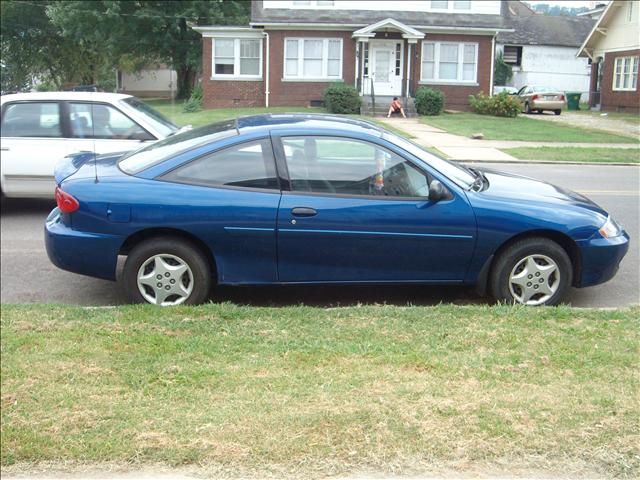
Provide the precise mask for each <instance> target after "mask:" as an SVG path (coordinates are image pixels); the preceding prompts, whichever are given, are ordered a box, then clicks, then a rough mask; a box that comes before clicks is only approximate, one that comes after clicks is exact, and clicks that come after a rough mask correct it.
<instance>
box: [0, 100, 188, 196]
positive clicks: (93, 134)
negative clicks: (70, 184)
mask: <svg viewBox="0 0 640 480" xmlns="http://www.w3.org/2000/svg"><path fill="white" fill-rule="evenodd" d="M1 98H2V100H1V102H2V130H1V133H2V140H1V142H0V149H1V150H2V154H1V158H0V186H1V187H2V193H3V194H4V195H6V196H7V197H44V198H46V197H52V196H53V193H54V189H55V182H54V179H53V170H54V167H55V164H56V162H57V161H58V160H60V159H61V158H63V157H65V156H67V155H69V154H72V153H77V152H83V151H88V152H95V153H96V154H101V153H110V152H124V151H130V150H135V149H137V148H139V147H141V146H142V145H143V144H144V143H146V142H155V141H156V140H159V139H162V138H165V137H167V136H169V135H172V134H174V133H176V132H177V131H178V130H179V128H178V127H177V126H176V125H174V124H173V123H172V122H171V121H169V120H168V119H167V118H165V117H164V116H163V115H162V114H160V113H159V112H157V111H155V110H154V109H153V108H151V107H150V106H148V105H147V104H145V103H143V102H142V101H140V100H139V99H137V98H135V97H132V96H131V95H122V94H117V93H100V92H42V93H18V94H11V95H3V96H2V97H1Z"/></svg>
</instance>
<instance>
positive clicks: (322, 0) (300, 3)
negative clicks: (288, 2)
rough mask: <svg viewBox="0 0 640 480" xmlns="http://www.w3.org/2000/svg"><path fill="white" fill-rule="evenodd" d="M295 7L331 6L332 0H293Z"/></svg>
mask: <svg viewBox="0 0 640 480" xmlns="http://www.w3.org/2000/svg"><path fill="white" fill-rule="evenodd" d="M293 5H294V6H296V7H333V5H334V0H293Z"/></svg>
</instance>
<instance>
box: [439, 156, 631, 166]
mask: <svg viewBox="0 0 640 480" xmlns="http://www.w3.org/2000/svg"><path fill="white" fill-rule="evenodd" d="M447 160H451V161H454V162H461V163H514V164H518V163H536V164H542V165H595V166H613V167H640V163H623V162H566V161H563V160H557V161H556V160H468V159H465V160H458V159H455V158H447Z"/></svg>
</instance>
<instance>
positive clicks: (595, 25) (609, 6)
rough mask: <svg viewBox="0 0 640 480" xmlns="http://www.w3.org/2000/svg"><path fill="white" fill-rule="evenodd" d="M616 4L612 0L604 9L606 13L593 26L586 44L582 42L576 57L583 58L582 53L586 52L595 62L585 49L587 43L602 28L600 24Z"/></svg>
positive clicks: (585, 40) (585, 41)
mask: <svg viewBox="0 0 640 480" xmlns="http://www.w3.org/2000/svg"><path fill="white" fill-rule="evenodd" d="M614 3H615V1H614V0H611V1H610V2H609V4H608V5H607V6H606V8H605V9H604V12H602V15H600V17H599V18H598V20H597V21H596V23H595V24H594V25H593V28H592V29H591V31H590V32H589V35H587V38H585V39H584V42H582V45H580V48H579V49H578V53H576V57H579V56H581V54H582V52H583V51H584V52H585V53H586V54H587V56H588V57H589V58H590V59H591V60H593V57H592V56H591V55H589V52H587V51H586V49H585V47H586V46H587V43H589V40H591V37H592V36H593V34H594V33H595V32H596V31H597V30H598V28H600V24H601V23H602V21H603V20H604V18H605V17H606V16H607V14H608V13H609V10H610V9H611V6H612V5H613V4H614Z"/></svg>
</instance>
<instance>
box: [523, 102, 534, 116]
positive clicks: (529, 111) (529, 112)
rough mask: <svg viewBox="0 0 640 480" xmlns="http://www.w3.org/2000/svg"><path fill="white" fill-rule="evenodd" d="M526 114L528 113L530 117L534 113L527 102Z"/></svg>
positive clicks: (525, 106) (525, 105)
mask: <svg viewBox="0 0 640 480" xmlns="http://www.w3.org/2000/svg"><path fill="white" fill-rule="evenodd" d="M524 113H528V114H529V115H531V114H532V113H533V110H531V105H529V102H525V104H524Z"/></svg>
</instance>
